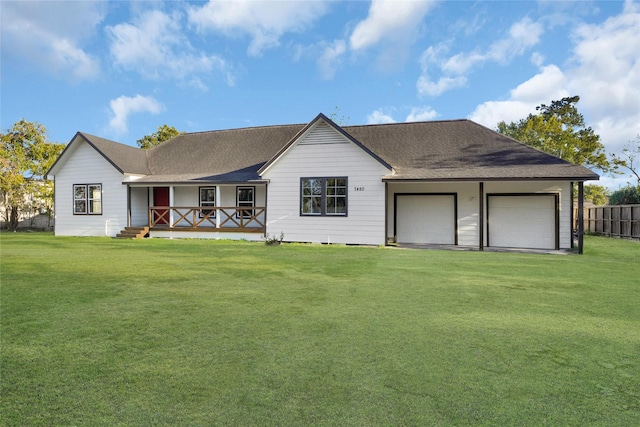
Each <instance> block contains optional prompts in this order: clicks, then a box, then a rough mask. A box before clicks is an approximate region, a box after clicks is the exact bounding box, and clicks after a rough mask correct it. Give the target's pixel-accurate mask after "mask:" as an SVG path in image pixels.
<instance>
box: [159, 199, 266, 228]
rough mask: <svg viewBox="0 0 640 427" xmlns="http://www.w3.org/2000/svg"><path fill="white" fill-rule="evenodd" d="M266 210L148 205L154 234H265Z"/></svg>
mask: <svg viewBox="0 0 640 427" xmlns="http://www.w3.org/2000/svg"><path fill="white" fill-rule="evenodd" d="M265 218H266V208H265V207H246V206H228V207H222V206H206V207H203V206H151V207H150V208H149V222H148V224H149V229H150V231H151V232H152V233H153V232H154V231H156V232H158V231H160V232H166V231H180V232H207V233H211V232H214V233H221V232H222V233H256V234H262V235H264V234H265V232H266V226H265Z"/></svg>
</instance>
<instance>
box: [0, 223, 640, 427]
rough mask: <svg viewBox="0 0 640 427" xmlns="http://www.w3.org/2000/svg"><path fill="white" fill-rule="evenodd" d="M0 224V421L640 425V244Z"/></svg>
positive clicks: (602, 240) (597, 240)
mask: <svg viewBox="0 0 640 427" xmlns="http://www.w3.org/2000/svg"><path fill="white" fill-rule="evenodd" d="M0 239H1V242H0V243H1V247H0V251H1V265H0V268H1V276H0V280H1V290H0V308H1V318H0V321H1V331H0V332H1V336H0V337H1V348H0V361H1V366H0V368H1V372H0V381H1V382H0V386H1V389H0V392H1V396H0V398H1V402H0V404H1V407H0V423H1V424H2V425H47V426H49V425H84V426H100V425H103V426H116V425H123V426H124V425H172V426H174V425H189V426H197V425H202V426H207V425H224V426H229V425H237V426H249V425H261V426H269V425H274V426H306V425H326V426H346V425H355V426H378V425H389V426H395V425H424V426H426V425H429V426H437V425H442V426H450V425H458V426H467V425H500V426H507V425H508V426H524V425H530V426H541V425H549V426H558V425H563V426H564V425H575V426H583V425H602V426H613V425H618V426H619V425H628V426H637V425H639V424H640V243H638V242H630V241H621V240H613V239H607V238H598V237H587V238H586V241H585V254H584V255H582V256H578V255H568V256H561V255H533V254H514V253H488V252H487V253H479V252H457V251H456V252H448V251H428V250H402V249H391V248H367V247H344V246H326V245H293V244H291V245H281V246H265V245H263V244H259V243H248V242H228V241H200V240H160V239H152V240H140V241H126V240H114V239H108V238H64V237H53V236H51V235H49V234H38V233H33V234H27V233H15V234H14V233H11V234H2V235H0Z"/></svg>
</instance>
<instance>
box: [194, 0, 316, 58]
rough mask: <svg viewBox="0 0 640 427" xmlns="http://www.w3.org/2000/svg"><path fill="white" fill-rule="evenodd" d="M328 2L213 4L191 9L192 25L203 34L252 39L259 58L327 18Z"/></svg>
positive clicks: (245, 0) (239, 0)
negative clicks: (291, 35)
mask: <svg viewBox="0 0 640 427" xmlns="http://www.w3.org/2000/svg"><path fill="white" fill-rule="evenodd" d="M326 11H327V7H326V4H325V2H324V1H320V0H317V1H291V0H289V1H278V2H271V1H251V0H237V1H213V0H212V1H209V2H208V3H207V4H205V5H204V6H202V7H197V6H194V7H190V8H189V9H188V16H189V22H190V23H191V24H192V25H194V26H196V27H197V28H198V29H199V30H200V31H205V30H213V31H219V32H222V33H224V34H228V35H233V34H237V33H238V32H243V33H246V34H248V35H249V36H250V37H251V43H250V44H249V47H248V49H247V52H248V54H249V55H251V56H259V55H260V54H261V53H262V52H263V51H264V50H265V49H269V48H273V47H276V46H279V44H280V38H281V37H282V36H283V35H284V34H285V33H288V32H299V31H302V30H304V29H306V28H307V27H309V26H310V25H311V24H312V23H313V22H314V21H315V20H317V19H318V18H320V17H321V16H322V15H324V14H325V13H326Z"/></svg>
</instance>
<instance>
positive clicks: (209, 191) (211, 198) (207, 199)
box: [200, 187, 216, 218]
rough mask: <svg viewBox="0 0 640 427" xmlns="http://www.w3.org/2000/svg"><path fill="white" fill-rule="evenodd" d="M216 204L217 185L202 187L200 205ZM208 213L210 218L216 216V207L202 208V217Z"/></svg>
mask: <svg viewBox="0 0 640 427" xmlns="http://www.w3.org/2000/svg"><path fill="white" fill-rule="evenodd" d="M215 205H216V187H200V207H209V206H215ZM205 215H208V216H209V217H210V218H215V217H216V211H215V209H200V218H204V216H205Z"/></svg>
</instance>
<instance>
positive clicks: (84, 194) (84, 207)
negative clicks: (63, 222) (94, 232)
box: [73, 184, 102, 215]
mask: <svg viewBox="0 0 640 427" xmlns="http://www.w3.org/2000/svg"><path fill="white" fill-rule="evenodd" d="M73 214H74V215H102V184H73Z"/></svg>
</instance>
